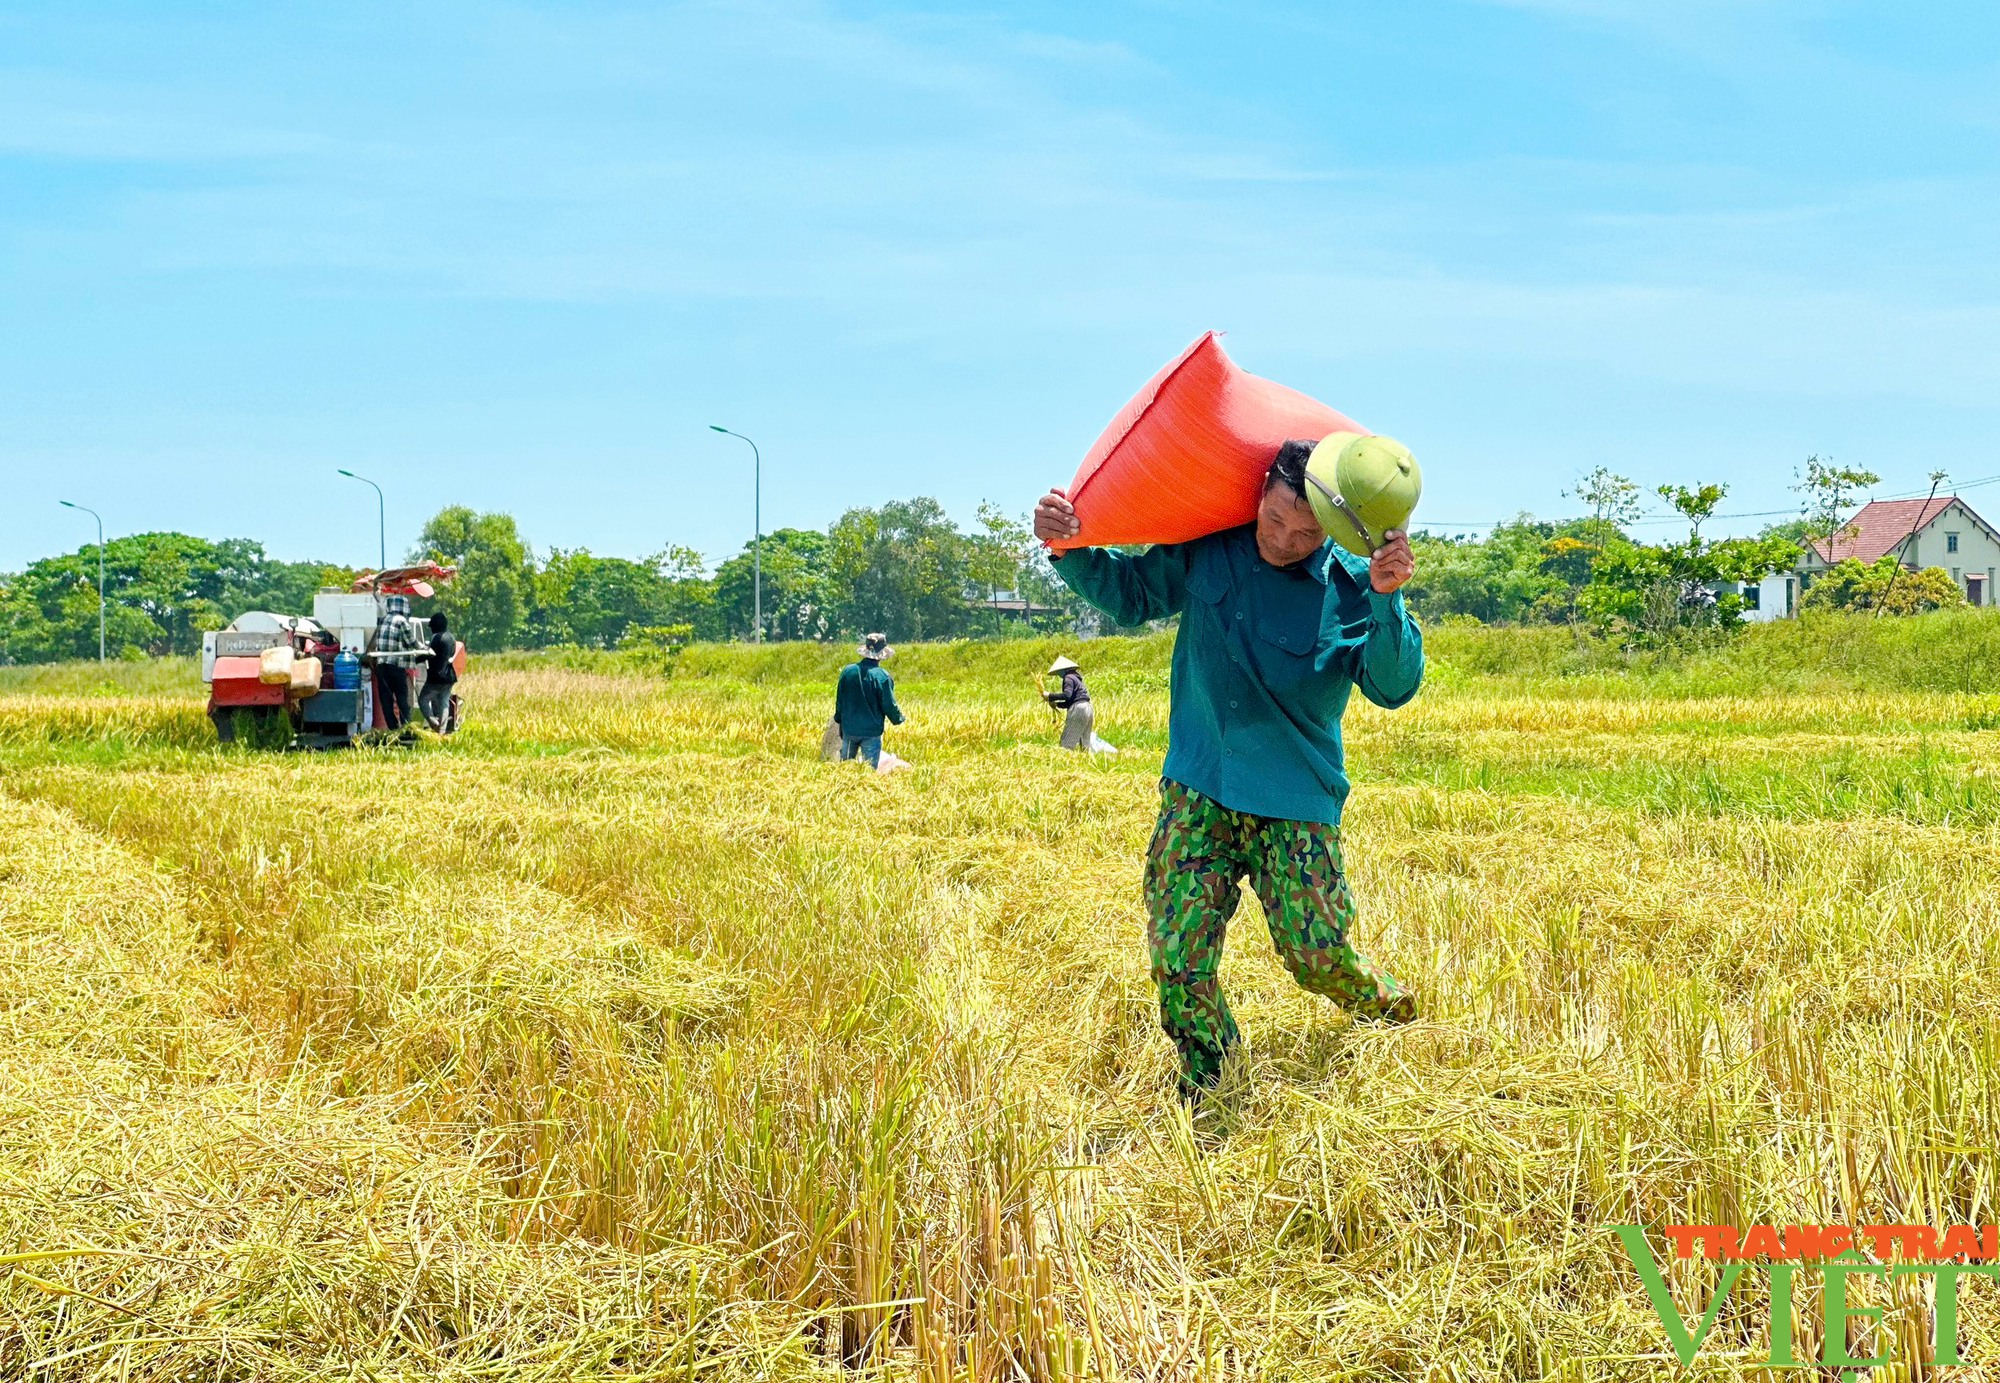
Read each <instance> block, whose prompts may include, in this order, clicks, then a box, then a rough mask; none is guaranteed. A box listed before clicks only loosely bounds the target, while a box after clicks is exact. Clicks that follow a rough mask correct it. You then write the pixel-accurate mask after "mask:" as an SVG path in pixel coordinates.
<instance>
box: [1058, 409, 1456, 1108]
mask: <svg viewBox="0 0 2000 1383" xmlns="http://www.w3.org/2000/svg"><path fill="white" fill-rule="evenodd" d="M1421 485H1422V477H1421V474H1420V472H1419V471H1418V469H1417V464H1416V461H1415V459H1414V458H1412V457H1411V456H1410V453H1409V451H1408V450H1407V449H1406V448H1404V447H1403V446H1402V445H1401V444H1400V443H1398V442H1395V441H1392V440H1391V439H1389V438H1386V437H1370V436H1364V435H1362V434H1359V433H1334V434H1333V435H1331V436H1329V437H1327V438H1325V439H1323V440H1321V441H1319V442H1317V443H1315V442H1312V441H1288V442H1286V443H1285V444H1284V445H1283V446H1281V447H1279V448H1278V451H1277V455H1276V456H1275V458H1274V459H1273V461H1272V463H1271V466H1270V469H1269V471H1268V472H1267V473H1266V475H1265V478H1264V489H1263V496H1262V498H1261V500H1260V501H1259V505H1258V509H1257V517H1256V520H1255V522H1254V523H1250V524H1245V525H1244V526H1242V527H1240V528H1232V529H1227V530H1225V531H1223V532H1220V533H1214V534H1210V535H1209V536H1207V537H1203V538H1196V539H1194V540H1193V541H1191V542H1185V543H1165V544H1161V545H1159V546H1156V547H1152V548H1149V549H1147V550H1145V551H1143V552H1140V553H1137V554H1130V555H1128V554H1125V553H1121V552H1116V551H1112V550H1110V549H1108V548H1089V547H1080V548H1073V549H1071V550H1069V551H1067V552H1062V553H1055V554H1052V555H1051V559H1050V560H1051V561H1052V563H1053V564H1054V567H1055V571H1056V573H1057V574H1058V575H1059V576H1061V577H1062V579H1063V581H1064V582H1065V583H1067V584H1068V585H1069V587H1070V588H1071V589H1072V590H1074V591H1076V593H1077V594H1078V595H1080V596H1082V597H1083V598H1084V599H1085V600H1087V601H1089V602H1090V604H1092V605H1093V606H1095V607H1096V608H1097V609H1099V610H1101V611H1102V612H1103V613H1104V614H1105V615H1107V616H1109V617H1110V618H1111V619H1112V620H1113V621H1114V622H1116V623H1118V624H1122V625H1135V624H1143V623H1145V622H1146V621H1147V620H1155V619H1165V618H1167V617H1169V616H1171V615H1179V616H1180V617H1181V620H1180V628H1179V631H1178V632H1177V633H1176V635H1175V638H1174V657H1173V673H1172V704H1171V709H1170V711H1169V715H1168V724H1167V757H1166V763H1165V764H1164V766H1163V770H1162V778H1161V782H1160V817H1159V824H1158V826H1157V827H1156V829H1155V830H1154V833H1153V838H1152V844H1151V846H1150V847H1149V849H1148V851H1147V858H1146V871H1145V897H1146V911H1147V922H1148V926H1147V940H1148V948H1149V950H1150V952H1151V959H1152V972H1153V980H1154V982H1155V983H1156V984H1157V985H1158V987H1159V996H1160V1022H1161V1026H1162V1027H1164V1028H1165V1029H1166V1032H1167V1035H1168V1036H1169V1037H1171V1038H1172V1039H1173V1041H1174V1045H1175V1046H1176V1047H1177V1048H1178V1050H1179V1054H1180V1090H1181V1093H1182V1095H1183V1097H1184V1098H1187V1099H1189V1100H1194V1099H1196V1098H1198V1097H1199V1096H1200V1095H1201V1094H1202V1093H1203V1092H1205V1091H1206V1090H1208V1089H1210V1088H1212V1087H1213V1086H1214V1085H1215V1084H1216V1082H1217V1081H1218V1080H1219V1079H1220V1078H1221V1075H1222V1071H1223V1065H1224V1061H1225V1058H1227V1056H1228V1054H1229V1052H1230V1050H1231V1049H1232V1048H1233V1047H1235V1045H1236V1043H1237V1041H1238V1034H1237V1030H1236V1022H1235V1019H1234V1018H1232V1017H1231V1015H1230V1012H1229V1005H1228V1003H1227V1001H1226V1000H1225V999H1224V998H1223V995H1222V990H1221V986H1220V968H1221V962H1222V942H1223V935H1224V932H1225V929H1226V927H1227V925H1228V922H1229V919H1230V917H1231V916H1232V915H1233V914H1234V913H1235V911H1236V906H1237V901H1238V898H1239V896H1240V888H1241V885H1242V883H1243V881H1244V880H1246V879H1247V880H1248V881H1249V883H1250V885H1251V887H1252V888H1254V889H1255V890H1256V892H1257V897H1258V900H1259V901H1260V902H1261V903H1262V904H1263V907H1264V918H1265V921H1266V923H1267V924H1268V926H1269V928H1270V932H1271V940H1272V942H1273V943H1274V944H1275V945H1276V947H1277V949H1278V954H1279V955H1280V957H1282V958H1283V960H1284V962H1285V964H1286V966H1287V968H1289V969H1290V970H1291V972H1292V975H1293V977H1294V978H1295V979H1296V980H1297V981H1298V982H1299V984H1301V985H1302V986H1304V987H1305V988H1306V989H1308V990H1310V991H1312V992H1313V993H1315V994H1322V995H1325V996H1326V997H1328V998H1330V999H1333V1000H1335V1001H1337V1002H1339V1003H1341V1004H1343V1005H1344V1006H1346V1007H1347V1008H1349V1009H1351V1010H1352V1011H1354V1012H1355V1013H1356V1014H1358V1015H1361V1016H1363V1017H1367V1018H1375V1019H1384V1020H1388V1021H1395V1022H1403V1021H1408V1020H1409V1019H1411V1018H1414V1017H1415V1016H1416V1001H1415V998H1414V996H1413V995H1412V994H1411V993H1410V992H1409V991H1408V990H1407V989H1406V988H1405V987H1404V986H1403V985H1402V984H1401V983H1400V982H1399V981H1397V980H1396V979H1395V978H1394V977H1393V976H1391V975H1389V974H1388V973H1386V972H1385V971H1383V970H1382V969H1381V968H1380V967H1378V966H1377V965H1375V964H1374V963H1373V962H1372V961H1370V960H1369V959H1368V958H1367V956H1365V955H1363V954H1362V953H1361V952H1360V951H1359V950H1357V949H1356V948H1355V946H1354V944H1353V940H1352V936H1351V933H1352V929H1353V925H1354V919H1355V905H1354V896H1353V894H1352V893H1351V892H1350V890H1349V888H1348V883H1347V871H1346V868H1345V865H1344V863H1343V860H1342V856H1341V848H1340V816H1341V808H1342V806H1343V804H1344V803H1345V802H1346V799H1347V793H1348V778H1347V770H1346V764H1345V758H1344V754H1343V751H1342V745H1341V735H1340V721H1341V716H1342V715H1343V714H1344V713H1345V711H1346V709H1347V704H1348V700H1349V698H1350V696H1351V695H1352V694H1353V692H1354V691H1355V690H1356V689H1357V688H1358V689H1359V690H1360V692H1361V694H1362V696H1364V697H1366V698H1367V699H1368V700H1369V701H1371V702H1373V703H1374V704H1376V705H1378V706H1381V707H1384V708H1386V709H1394V708H1396V707H1398V706H1401V705H1404V704H1405V703H1406V702H1408V701H1409V700H1410V698H1411V697H1413V696H1415V695H1416V693H1417V686H1418V684H1419V683H1420V682H1421V681H1422V679H1423V670H1424V654H1423V641H1422V637H1421V635H1420V634H1419V633H1418V631H1417V626H1416V624H1415V622H1414V621H1413V620H1412V619H1411V618H1410V616H1409V613H1408V612H1407V611H1406V610H1405V609H1404V608H1403V597H1402V596H1401V595H1400V594H1399V591H1400V590H1401V588H1402V586H1403V585H1404V583H1405V582H1407V581H1408V580H1409V579H1410V576H1411V574H1412V572H1413V571H1414V560H1413V558H1412V557H1411V553H1410V544H1409V539H1408V537H1407V535H1406V533H1405V532H1404V529H1405V526H1406V525H1407V524H1408V522H1409V517H1410V514H1411V512H1412V510H1413V509H1414V508H1415V507H1416V501H1417V495H1418V492H1419V490H1420V488H1421ZM1034 521H1035V536H1036V537H1038V538H1040V539H1042V540H1043V541H1045V542H1059V541H1063V540H1066V539H1069V538H1073V537H1074V536H1075V535H1076V534H1077V533H1078V532H1079V531H1080V525H1079V524H1078V522H1077V518H1076V513H1075V510H1074V508H1073V507H1072V506H1071V504H1070V502H1069V499H1068V497H1067V496H1066V495H1065V494H1064V493H1063V492H1062V491H1061V490H1051V491H1050V492H1049V493H1048V494H1047V495H1045V496H1044V497H1043V498H1042V500H1041V502H1040V503H1039V504H1037V505H1036V507H1035V516H1034ZM1329 539H1331V540H1332V541H1329Z"/></svg>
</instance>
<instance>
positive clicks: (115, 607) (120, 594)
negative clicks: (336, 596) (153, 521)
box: [0, 533, 346, 662]
mask: <svg viewBox="0 0 2000 1383" xmlns="http://www.w3.org/2000/svg"><path fill="white" fill-rule="evenodd" d="M345 578H346V573H345V572H343V571H342V570H340V569H338V568H327V567H323V566H321V565H320V564H319V563H317V562H280V561H275V560H273V559H272V558H270V557H269V556H267V555H266V554H265V552H264V549H263V547H262V546H261V545H259V544H257V543H255V542H251V541H249V540H248V539H242V538H232V539H227V540H224V541H222V542H210V541H209V540H207V539H205V538H196V537H192V536H190V535H188V534H186V533H135V534H131V535H128V536H126V537H122V538H113V539H111V540H109V541H108V542H106V543H105V546H104V586H105V601H104V604H105V611H104V615H105V620H104V624H105V647H106V651H107V652H109V653H110V654H112V655H113V656H118V657H127V656H129V657H145V656H158V655H164V654H176V653H177V654H182V655H186V654H192V653H196V652H199V651H200V649H201V636H202V632H203V631H204V630H208V629H219V628H221V627H222V626H223V625H225V624H227V623H228V622H229V621H230V620H232V619H234V618H235V617H236V616H238V615H240V614H243V613H244V612H245V611H248V610H271V611H274V612H276V613H279V614H308V613H310V612H311V609H312V596H313V592H314V591H315V590H317V589H318V587H319V585H320V583H321V581H322V580H325V579H334V580H341V581H344V580H345ZM5 587H6V590H5V594H4V596H0V645H4V648H5V654H4V656H5V657H7V658H8V659H11V660H13V661H15V662H43V661H52V660H55V659H60V658H94V657H96V656H97V605H98V601H97V548H96V544H94V543H93V544H88V545H86V546H84V547H81V548H78V549H77V550H76V551H75V552H71V553H64V554H62V555H60V556H56V557H46V558H43V559H41V560H39V561H37V562H34V563H32V564H31V565H30V566H29V567H28V569H27V570H26V571H23V572H21V573H19V574H18V575H16V576H13V577H10V578H7V580H6V582H5Z"/></svg>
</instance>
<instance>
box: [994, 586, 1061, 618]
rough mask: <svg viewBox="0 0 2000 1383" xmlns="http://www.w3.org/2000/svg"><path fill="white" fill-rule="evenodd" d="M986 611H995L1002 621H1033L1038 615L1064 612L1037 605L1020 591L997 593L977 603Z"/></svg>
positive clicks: (1052, 607) (1048, 606) (1053, 607)
mask: <svg viewBox="0 0 2000 1383" xmlns="http://www.w3.org/2000/svg"><path fill="white" fill-rule="evenodd" d="M977 603H978V604H979V605H981V606H982V607H984V608H985V609H988V610H991V611H993V612H994V613H995V614H997V615H999V616H1000V618H1002V619H1021V620H1025V619H1033V618H1034V617H1035V616H1037V615H1056V614H1061V613H1062V611H1061V610H1059V609H1058V608H1057V607H1055V606H1053V605H1037V604H1035V602H1034V601H1032V600H1029V599H1027V598H1026V597H1024V596H1022V595H1021V594H1020V592H1018V591H995V592H994V593H993V594H992V595H991V596H989V597H987V598H986V599H984V600H981V601H979V602H977Z"/></svg>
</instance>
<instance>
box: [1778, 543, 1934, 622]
mask: <svg viewBox="0 0 2000 1383" xmlns="http://www.w3.org/2000/svg"><path fill="white" fill-rule="evenodd" d="M1963 604H1965V592H1964V591H1961V590H1960V589H1959V588H1958V583H1957V582H1956V581H1953V580H1952V579H1951V573H1950V572H1948V571H1946V570H1945V569H1944V568H1943V567H1925V568H1924V569H1923V570H1922V571H1903V572H1901V573H1900V574H1898V571H1897V563H1896V559H1895V558H1894V557H1893V556H1891V557H1883V558H1881V559H1879V560H1877V561H1874V562H1869V563H1863V562H1861V561H1860V560H1858V559H1857V558H1853V557H1849V558H1848V559H1847V560H1846V561H1844V562H1836V563H1835V564H1834V565H1833V566H1831V567H1829V568H1827V570H1826V571H1824V572H1822V573H1820V575H1819V576H1818V578H1817V579H1815V580H1814V581H1813V583H1812V585H1811V586H1809V587H1808V588H1807V589H1806V593H1805V594H1804V595H1803V596H1800V597H1799V608H1800V609H1801V610H1877V611H1880V612H1881V613H1882V614H1885V615H1920V614H1923V613H1924V612H1925V611H1927V610H1950V609H1956V608H1957V607H1958V606H1961V605H1963Z"/></svg>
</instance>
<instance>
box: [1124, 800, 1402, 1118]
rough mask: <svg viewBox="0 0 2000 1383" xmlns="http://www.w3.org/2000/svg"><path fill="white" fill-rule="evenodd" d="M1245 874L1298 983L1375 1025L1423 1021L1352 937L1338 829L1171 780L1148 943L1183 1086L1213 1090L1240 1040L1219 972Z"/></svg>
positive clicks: (1149, 892)
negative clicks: (1234, 807)
mask: <svg viewBox="0 0 2000 1383" xmlns="http://www.w3.org/2000/svg"><path fill="white" fill-rule="evenodd" d="M1246 878H1247V879H1248V880H1249V881H1250V886H1251V887H1252V888H1253V889H1255V890H1256V891H1257V898H1258V901H1259V902H1261V903H1262V904H1263V905H1264V920H1265V922H1266V923H1267V924H1268V925H1269V927H1270V929H1271V943H1272V944H1273V945H1274V946H1276V947H1277V949H1278V955H1279V957H1280V958H1281V959H1282V960H1283V961H1284V962H1285V965H1286V967H1287V968H1288V969H1289V970H1290V971H1291V972H1292V977H1293V978H1294V979H1296V980H1297V981H1298V982H1299V984H1300V985H1302V986H1303V987H1304V988H1306V989H1308V990H1310V991H1312V992H1313V993H1314V994H1324V995H1325V996H1326V997H1327V998H1329V999H1333V1000H1335V1001H1337V1002H1339V1003H1341V1004H1343V1005H1345V1006H1346V1007H1347V1008H1350V1009H1353V1010H1354V1011H1355V1012H1357V1013H1360V1014H1363V1015H1365V1016H1367V1017H1371V1018H1391V1019H1396V1020H1407V1019H1409V1018H1412V1017H1414V1016H1415V1015H1416V1002H1415V1000H1414V999H1413V998H1412V997H1411V995H1410V993H1409V991H1408V990H1406V989H1405V988H1404V987H1403V986H1402V985H1401V984H1400V983H1398V982H1397V981H1396V980H1395V979H1394V978H1393V977H1392V976H1390V975H1389V974H1387V973H1386V972H1384V971H1383V970H1381V969H1379V968H1377V967H1376V965H1375V964H1374V963H1373V962H1372V961H1370V960H1369V959H1368V958H1367V957H1366V956H1364V955H1362V954H1361V953H1360V952H1359V951H1357V950H1355V949H1354V947H1353V945H1351V944H1350V943H1349V941H1348V939H1347V936H1348V930H1349V928H1350V927H1352V926H1353V923H1354V895H1353V894H1352V893H1350V892H1349V891H1348V888H1347V876H1346V874H1345V873H1344V872H1343V870H1342V867H1341V859H1340V828H1339V827H1338V826H1328V825H1326V824H1324V823H1323V822H1317V821H1286V820H1283V819H1281V818H1278V817H1269V816H1252V815H1250V814H1249V813H1247V812H1239V811H1231V810H1230V809H1229V808H1228V807H1225V806H1223V805H1222V804H1221V803H1219V802H1215V801H1213V800H1211V799H1209V798H1207V797H1204V796H1202V795H1201V794H1200V793H1198V792H1196V791H1194V790H1193V789H1191V788H1188V787H1184V786H1183V785H1181V784H1180V783H1176V782H1174V781H1173V780H1172V779H1162V780H1161V783H1160V824H1159V825H1158V826H1157V827H1155V828H1154V831H1153V843H1152V845H1151V846H1150V847H1148V849H1147V851H1146V916H1147V942H1148V945H1149V947H1150V949H1151V951H1152V958H1153V982H1154V983H1155V984H1157V985H1158V986H1159V987H1160V1026H1161V1027H1163V1028H1165V1029H1166V1030H1167V1036H1168V1037H1171V1038H1172V1039H1173V1041H1174V1045H1175V1046H1176V1047H1178V1048H1179V1049H1180V1054H1181V1081H1182V1088H1183V1089H1184V1090H1190V1091H1191V1090H1195V1089H1201V1088H1205V1087H1208V1086H1211V1085H1213V1084H1215V1082H1216V1079H1217V1078H1218V1077H1219V1076H1220V1075H1221V1074H1222V1062H1223V1058H1224V1057H1226V1056H1227V1055H1228V1054H1229V1049H1230V1048H1231V1047H1233V1046H1235V1045H1236V1042H1237V1031H1236V1020H1235V1019H1234V1018H1233V1017H1231V1016H1230V1013H1229V1003H1228V1001H1227V1000H1226V999H1224V998H1223V997H1222V986H1221V981H1220V976H1219V973H1218V972H1219V971H1220V970H1221V967H1222V941H1223V935H1224V933H1225V931H1226V930H1227V929H1228V926H1229V919H1230V918H1231V917H1232V916H1234V915H1235V912H1236V904H1237V900H1238V898H1239V897H1241V884H1242V881H1243V880H1244V879H1246Z"/></svg>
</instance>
